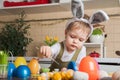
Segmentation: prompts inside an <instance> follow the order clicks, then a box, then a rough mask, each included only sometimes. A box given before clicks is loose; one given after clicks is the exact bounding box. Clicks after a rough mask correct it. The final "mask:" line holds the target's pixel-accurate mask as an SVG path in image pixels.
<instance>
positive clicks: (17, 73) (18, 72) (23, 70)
mask: <svg viewBox="0 0 120 80" xmlns="http://www.w3.org/2000/svg"><path fill="white" fill-rule="evenodd" d="M13 75H14V77H17V78H24V79H26V78H29V77H30V75H31V72H30V69H29V68H28V66H26V65H20V66H18V67H17V68H16V69H15V70H14V72H13Z"/></svg>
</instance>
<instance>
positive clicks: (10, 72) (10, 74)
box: [7, 62, 16, 78]
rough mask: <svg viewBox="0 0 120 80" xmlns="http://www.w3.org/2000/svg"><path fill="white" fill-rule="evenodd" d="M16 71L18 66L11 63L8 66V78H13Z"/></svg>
mask: <svg viewBox="0 0 120 80" xmlns="http://www.w3.org/2000/svg"><path fill="white" fill-rule="evenodd" d="M14 69H16V66H15V65H14V64H13V63H11V62H10V63H9V64H8V74H7V76H8V78H10V77H12V75H13V71H14Z"/></svg>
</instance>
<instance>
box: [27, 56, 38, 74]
mask: <svg viewBox="0 0 120 80" xmlns="http://www.w3.org/2000/svg"><path fill="white" fill-rule="evenodd" d="M28 67H29V68H30V71H31V73H32V74H37V73H38V72H39V69H40V66H39V63H38V60H37V59H36V58H32V59H31V60H30V62H29V63H28Z"/></svg>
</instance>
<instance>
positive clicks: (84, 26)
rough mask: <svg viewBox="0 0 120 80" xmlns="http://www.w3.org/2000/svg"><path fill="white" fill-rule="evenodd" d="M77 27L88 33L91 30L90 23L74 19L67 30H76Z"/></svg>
mask: <svg viewBox="0 0 120 80" xmlns="http://www.w3.org/2000/svg"><path fill="white" fill-rule="evenodd" d="M76 29H82V30H84V31H86V32H87V33H88V35H89V34H90V32H91V27H90V25H89V24H88V23H85V22H83V21H74V22H71V23H70V24H69V25H68V26H67V27H66V31H67V32H68V31H71V30H76Z"/></svg>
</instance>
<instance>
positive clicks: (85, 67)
mask: <svg viewBox="0 0 120 80" xmlns="http://www.w3.org/2000/svg"><path fill="white" fill-rule="evenodd" d="M79 71H82V72H86V73H88V75H89V80H98V79H99V69H98V63H97V62H96V61H95V60H94V58H92V57H90V56H87V57H85V58H83V59H82V60H81V63H80V64H79Z"/></svg>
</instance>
